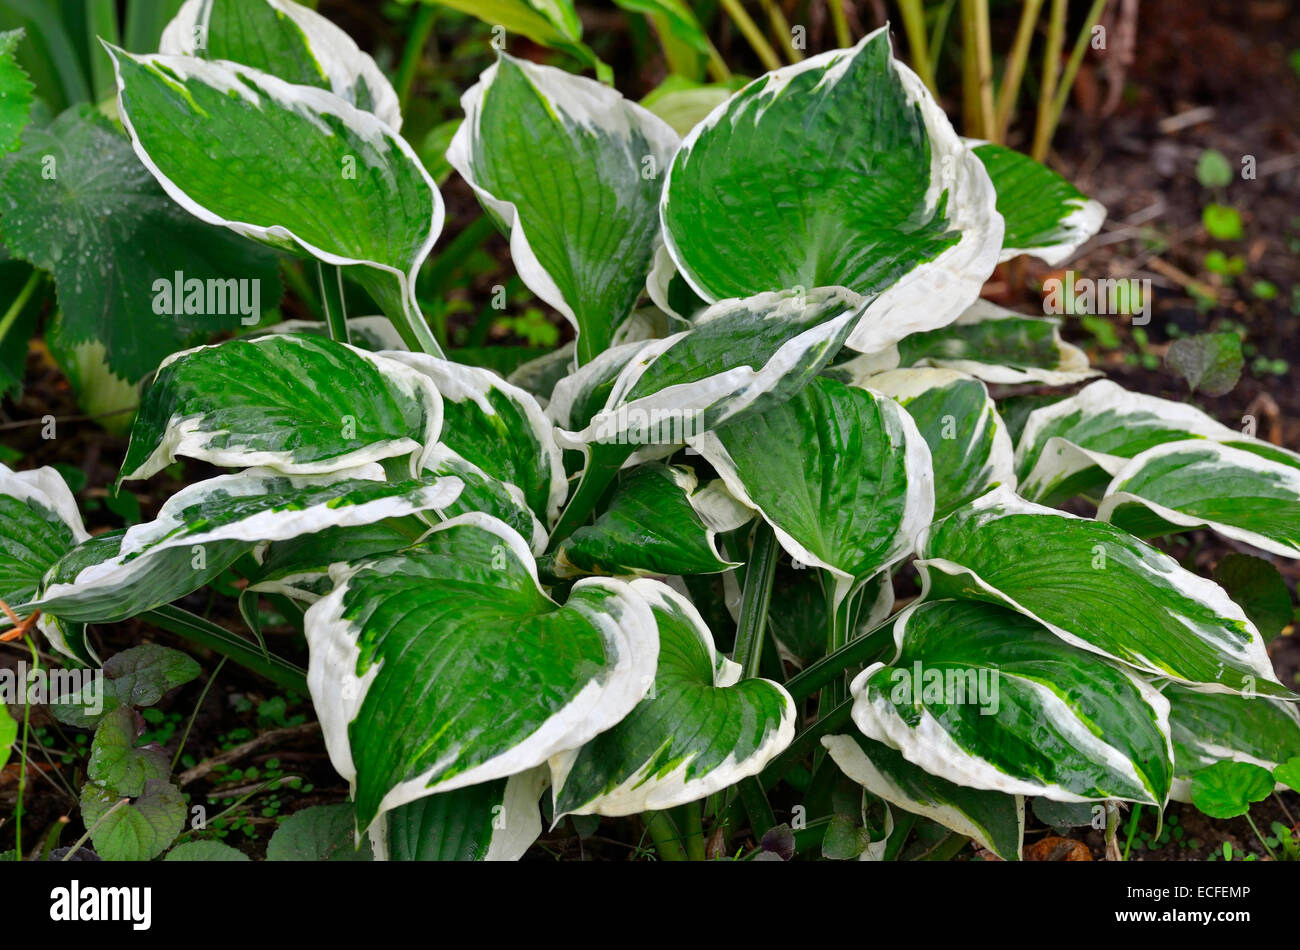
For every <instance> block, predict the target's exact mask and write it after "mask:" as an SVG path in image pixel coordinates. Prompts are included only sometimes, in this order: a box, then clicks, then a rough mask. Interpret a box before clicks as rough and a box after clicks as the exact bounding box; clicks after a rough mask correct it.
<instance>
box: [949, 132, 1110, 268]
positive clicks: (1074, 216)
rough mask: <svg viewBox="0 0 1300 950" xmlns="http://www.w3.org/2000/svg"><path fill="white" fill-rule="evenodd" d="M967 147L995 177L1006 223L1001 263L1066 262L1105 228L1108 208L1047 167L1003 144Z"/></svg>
mask: <svg viewBox="0 0 1300 950" xmlns="http://www.w3.org/2000/svg"><path fill="white" fill-rule="evenodd" d="M967 144H969V145H970V146H971V148H972V149H973V150H974V152H975V155H976V157H977V158H979V160H980V161H981V162H983V163H984V168H985V169H986V170H987V171H988V173H989V177H990V178H992V179H993V187H994V189H996V191H997V193H998V213H999V214H1001V215H1002V218H1003V220H1004V221H1006V226H1007V230H1006V236H1005V237H1004V238H1003V239H1002V245H1003V247H1002V254H1001V256H1000V257H999V260H1003V261H1009V260H1011V258H1013V257H1019V256H1020V255H1021V254H1028V255H1030V256H1031V257H1037V258H1038V259H1039V260H1041V261H1045V262H1047V263H1048V264H1051V265H1053V266H1055V265H1057V264H1062V263H1064V262H1065V261H1067V260H1069V259H1070V258H1071V257H1073V256H1074V253H1075V252H1076V251H1078V249H1079V247H1080V246H1081V245H1082V244H1083V243H1084V242H1085V241H1087V240H1088V239H1089V238H1090V237H1092V236H1093V235H1094V234H1096V233H1097V232H1098V231H1099V230H1100V229H1101V223H1102V222H1103V221H1105V220H1106V209H1105V208H1104V207H1103V206H1102V205H1101V204H1100V203H1099V202H1096V201H1093V200H1092V199H1090V198H1088V197H1087V196H1086V195H1085V194H1084V193H1083V192H1081V191H1079V189H1078V188H1075V187H1074V186H1073V185H1072V184H1070V183H1069V182H1068V181H1066V180H1065V179H1064V178H1062V177H1061V176H1060V175H1058V174H1056V172H1054V171H1052V170H1051V169H1050V168H1048V167H1047V166H1046V165H1042V164H1040V163H1038V162H1036V161H1034V160H1033V159H1032V158H1030V157H1029V156H1028V155H1023V154H1021V153H1020V152H1017V151H1015V150H1014V149H1009V148H1007V147H1006V146H1004V145H995V144H994V143H992V142H977V141H972V140H968V142H967Z"/></svg>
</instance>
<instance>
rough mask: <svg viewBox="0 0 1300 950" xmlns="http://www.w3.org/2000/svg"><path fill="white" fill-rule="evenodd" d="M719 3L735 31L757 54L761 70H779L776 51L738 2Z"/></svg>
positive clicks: (778, 58) (731, 0)
mask: <svg viewBox="0 0 1300 950" xmlns="http://www.w3.org/2000/svg"><path fill="white" fill-rule="evenodd" d="M721 2H722V8H723V9H724V10H726V11H727V16H729V17H731V22H732V23H734V24H736V29H738V30H740V32H741V35H743V36H744V37H745V39H746V40H747V41H748V43H749V45H750V47H751V48H752V49H753V50H754V52H755V54H757V56H758V58H759V60H760V61H761V62H762V64H763V68H764V69H769V70H771V69H780V68H781V58H780V57H779V56H777V55H776V50H774V49H772V45H771V44H770V43H768V41H767V38H766V37H764V36H763V31H762V30H760V29H759V28H758V24H757V23H755V22H754V21H753V20H752V19H751V18H750V16H749V14H748V13H746V12H745V8H744V7H743V6H741V4H740V0H721Z"/></svg>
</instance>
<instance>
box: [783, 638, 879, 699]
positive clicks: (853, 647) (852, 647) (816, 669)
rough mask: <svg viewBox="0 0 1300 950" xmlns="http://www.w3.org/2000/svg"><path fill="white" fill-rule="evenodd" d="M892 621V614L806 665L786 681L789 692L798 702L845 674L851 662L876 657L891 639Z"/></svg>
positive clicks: (854, 663) (865, 660)
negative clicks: (866, 631) (867, 630)
mask: <svg viewBox="0 0 1300 950" xmlns="http://www.w3.org/2000/svg"><path fill="white" fill-rule="evenodd" d="M893 622H894V618H893V617H889V618H888V619H886V620H885V621H884V622H882V623H881V624H880V625H879V626H877V627H876V628H875V629H873V630H871V631H870V632H868V633H865V634H863V635H862V636H860V637H854V638H853V639H851V640H850V641H849V642H848V643H846V644H844V645H843V646H841V647H840V648H839V649H838V650H835V651H834V652H833V653H828V654H827V655H826V656H824V657H822V658H821V659H820V660H818V661H817V662H816V663H813V664H811V665H810V666H806V667H804V668H803V669H802V670H800V671H799V672H798V673H796V674H795V675H794V676H792V677H791V678H790V680H789V681H788V682H787V683H786V684H785V689H786V692H787V693H789V694H790V696H791V698H793V699H794V701H795V702H796V703H797V702H799V701H800V700H801V699H806V698H808V697H809V696H811V695H812V694H813V693H815V692H817V690H819V689H821V688H822V687H823V686H825V685H826V684H827V683H829V682H830V681H831V680H833V679H834V678H835V677H836V676H837V675H843V673H844V671H845V670H846V669H848V668H849V667H850V666H855V665H857V664H861V663H865V662H867V660H870V659H874V658H875V657H876V656H878V655H879V653H880V651H881V650H882V649H884V648H885V647H886V646H887V645H888V644H889V643H891V642H892V640H891V639H890V637H889V636H888V634H889V633H890V630H891V628H892V625H893Z"/></svg>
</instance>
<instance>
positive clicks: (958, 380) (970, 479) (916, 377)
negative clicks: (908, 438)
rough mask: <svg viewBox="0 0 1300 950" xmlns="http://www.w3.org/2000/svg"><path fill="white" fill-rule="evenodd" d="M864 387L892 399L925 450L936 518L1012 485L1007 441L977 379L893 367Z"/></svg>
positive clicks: (930, 370)
mask: <svg viewBox="0 0 1300 950" xmlns="http://www.w3.org/2000/svg"><path fill="white" fill-rule="evenodd" d="M865 386H866V387H867V388H869V389H873V390H875V391H877V392H880V393H883V394H884V395H886V396H890V397H891V398H893V399H895V400H897V401H898V402H899V404H900V405H902V406H903V408H904V409H906V410H907V414H908V415H910V416H911V417H912V420H913V421H914V422H915V423H916V427H917V428H918V429H919V430H920V432H921V436H922V437H923V438H924V439H925V441H926V444H927V445H929V446H930V457H931V459H932V460H933V465H934V471H935V473H936V477H935V482H934V517H935V519H936V520H937V519H939V518H943V517H946V516H947V515H949V514H951V513H952V512H953V511H955V510H956V509H957V508H960V507H961V506H962V505H964V504H966V503H967V502H970V501H974V500H975V499H976V498H978V497H979V496H980V495H982V494H984V493H985V492H986V491H988V490H989V489H990V488H992V487H994V486H995V485H1011V486H1014V485H1015V483H1016V476H1015V468H1014V465H1013V464H1012V448H1011V437H1010V436H1009V435H1007V429H1006V426H1005V425H1004V424H1003V422H1002V417H1001V416H999V415H998V410H997V407H995V406H994V405H993V400H992V399H990V398H989V394H988V390H987V389H986V388H985V386H984V384H983V383H981V382H980V381H979V380H978V379H974V378H972V377H970V376H966V375H965V374H963V373H958V372H955V371H954V370H947V369H897V370H891V371H889V372H887V373H881V374H879V375H877V376H871V377H869V378H868V379H867V380H866V381H865Z"/></svg>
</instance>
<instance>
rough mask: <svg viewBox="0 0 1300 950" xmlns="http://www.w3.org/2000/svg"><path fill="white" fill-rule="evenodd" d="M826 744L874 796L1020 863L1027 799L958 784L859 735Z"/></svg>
mask: <svg viewBox="0 0 1300 950" xmlns="http://www.w3.org/2000/svg"><path fill="white" fill-rule="evenodd" d="M822 745H823V746H825V747H826V751H827V752H829V753H830V756H831V759H833V760H834V762H835V764H836V765H838V766H839V767H840V771H842V772H843V773H844V774H845V775H847V776H848V777H849V778H851V779H853V781H855V782H857V783H858V784H859V785H861V786H862V787H863V788H865V789H866V790H867V791H868V792H870V793H871V794H872V795H877V796H879V797H880V798H883V799H885V801H887V802H889V803H890V804H892V805H896V806H898V807H899V808H902V809H903V810H904V811H909V812H911V813H912V814H914V815H920V816H922V817H923V818H929V819H930V820H931V821H937V822H938V823H939V824H941V825H943V826H944V827H945V828H948V829H951V830H952V831H955V832H957V833H958V834H962V835H966V836H967V837H969V838H972V839H974V840H975V841H976V842H978V843H979V845H980V846H981V847H984V848H987V849H988V850H989V851H992V852H993V853H994V854H996V855H997V856H998V857H1000V858H1002V860H1004V861H1018V860H1020V852H1021V848H1022V846H1023V844H1024V839H1025V799H1024V796H1022V795H1007V794H1005V793H1003V792H990V791H985V790H983V789H978V788H969V787H966V786H963V785H957V784H954V783H952V782H950V781H948V780H947V779H943V778H939V777H938V776H937V775H931V774H930V773H929V772H927V771H925V769H923V768H921V767H920V766H917V765H913V764H912V763H911V762H909V761H907V759H905V758H903V754H902V753H901V752H899V751H898V750H897V749H893V748H890V747H889V746H887V745H885V744H884V743H883V742H876V741H875V740H874V739H868V738H867V737H866V736H864V735H862V734H861V733H860V732H854V733H852V734H849V735H842V736H823V737H822Z"/></svg>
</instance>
